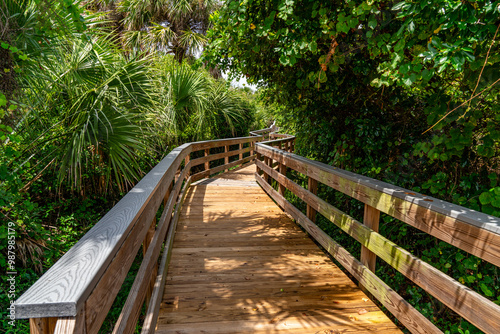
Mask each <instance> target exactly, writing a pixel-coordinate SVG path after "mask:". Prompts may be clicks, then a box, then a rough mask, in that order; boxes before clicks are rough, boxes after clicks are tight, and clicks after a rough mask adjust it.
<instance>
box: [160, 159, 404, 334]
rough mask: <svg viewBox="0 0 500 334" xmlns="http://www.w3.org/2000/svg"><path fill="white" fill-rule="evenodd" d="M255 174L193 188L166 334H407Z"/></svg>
mask: <svg viewBox="0 0 500 334" xmlns="http://www.w3.org/2000/svg"><path fill="white" fill-rule="evenodd" d="M254 173H255V165H254V164H252V165H250V166H248V167H245V168H241V169H239V170H235V171H231V172H229V173H225V174H223V175H221V176H220V177H217V178H212V179H207V180H203V181H200V182H198V183H196V184H194V185H193V186H192V187H191V188H190V189H189V191H188V194H187V197H186V201H185V203H184V207H183V209H182V215H181V217H180V220H179V225H178V227H177V233H176V235H175V239H174V244H173V251H172V259H171V262H170V266H169V270H168V276H167V285H166V287H165V292H164V296H163V302H162V304H161V309H160V314H159V318H158V322H157V329H156V333H165V334H166V333H172V334H182V333H221V334H222V333H276V332H289V333H318V334H323V333H325V334H333V333H335V334H337V333H339V334H340V333H372V332H376V333H401V331H400V330H399V329H398V328H397V327H396V326H395V325H394V324H393V323H392V322H391V320H389V319H388V318H387V317H386V316H385V314H384V313H383V312H382V311H380V309H379V308H378V307H377V306H375V304H374V303H373V302H372V301H371V300H369V299H368V298H367V297H366V295H365V294H364V293H363V292H362V291H361V290H360V289H359V288H358V287H357V286H356V285H355V284H354V283H353V282H352V281H351V280H350V279H349V278H348V277H347V276H346V275H345V274H344V273H343V272H342V271H341V270H340V269H339V268H338V267H337V266H336V265H335V264H333V263H332V261H331V260H330V259H329V258H328V257H327V256H326V255H325V254H324V253H323V251H321V250H320V249H319V248H318V246H317V245H316V244H315V243H314V242H313V241H312V240H311V239H310V238H309V237H308V236H307V235H306V233H304V232H303V231H302V230H301V229H300V228H299V227H298V226H297V225H296V224H295V223H294V222H293V221H292V220H291V219H290V218H288V216H287V215H285V214H284V213H283V211H282V210H281V209H280V208H279V207H278V206H277V205H276V204H275V203H274V202H273V201H272V200H271V199H270V198H269V197H268V196H267V194H266V193H265V192H264V191H263V190H262V189H261V188H260V187H259V186H258V185H257V183H256V182H255V177H254Z"/></svg>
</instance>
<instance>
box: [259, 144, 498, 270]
mask: <svg viewBox="0 0 500 334" xmlns="http://www.w3.org/2000/svg"><path fill="white" fill-rule="evenodd" d="M256 151H257V153H261V154H262V155H264V156H270V157H271V158H272V159H275V160H277V161H279V162H281V163H283V164H285V165H286V166H287V167H289V168H291V169H294V170H296V171H298V172H300V173H303V174H305V175H307V176H309V177H313V178H315V179H317V180H318V181H320V182H321V183H324V184H326V185H328V186H330V187H332V188H334V189H336V190H339V191H341V192H343V193H345V194H347V195H349V196H351V197H353V198H355V199H357V200H360V201H361V202H363V203H365V204H368V205H370V206H372V207H374V208H376V209H377V210H380V211H381V212H384V213H387V214H389V215H391V216H393V217H395V218H397V219H399V220H401V221H404V222H406V223H408V224H409V225H411V226H414V227H416V228H418V229H420V230H422V231H424V232H426V233H428V234H430V235H432V236H435V237H437V238H439V239H441V240H443V241H445V242H447V243H449V244H451V245H453V246H456V247H458V248H460V249H462V250H465V251H466V252H469V253H471V254H473V255H475V256H478V257H480V258H482V259H484V260H486V261H488V262H490V263H493V264H494V265H496V266H500V218H498V217H493V216H489V215H486V214H483V213H480V212H477V211H474V210H471V209H467V208H464V207H461V206H458V205H455V204H451V203H448V202H445V201H442V200H439V199H436V198H433V197H429V196H424V195H421V194H417V193H414V192H412V191H410V190H407V189H404V188H401V187H397V186H394V185H391V184H388V183H385V182H382V181H377V180H374V179H371V178H368V177H365V176H361V175H358V174H355V173H351V172H348V171H344V170H341V169H338V168H335V167H332V166H329V165H326V164H323V163H320V162H317V161H312V160H309V159H306V158H303V157H300V156H298V155H295V154H290V153H286V152H283V151H280V150H277V149H274V148H272V147H269V146H265V145H262V144H257V146H256Z"/></svg>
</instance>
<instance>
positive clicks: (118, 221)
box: [15, 144, 191, 319]
mask: <svg viewBox="0 0 500 334" xmlns="http://www.w3.org/2000/svg"><path fill="white" fill-rule="evenodd" d="M190 152H191V146H190V145H189V144H186V145H182V146H179V147H178V148H176V149H174V150H173V151H172V152H171V153H170V154H168V155H167V157H165V158H164V159H163V160H162V161H161V162H160V163H159V164H158V165H156V166H155V167H154V168H153V169H152V170H151V171H150V172H149V173H148V174H147V175H146V176H145V177H144V178H143V179H142V180H141V181H139V183H137V185H136V186H135V187H134V188H133V189H132V190H131V191H130V192H128V193H127V194H126V195H125V196H124V197H123V199H122V200H120V201H119V202H118V203H117V204H116V205H115V206H114V207H113V208H112V209H111V210H110V211H109V212H108V213H107V214H106V215H105V216H104V217H103V218H102V219H101V220H100V221H99V222H98V223H97V224H96V225H95V226H94V227H93V228H92V229H91V230H90V231H89V232H88V233H87V234H85V235H84V236H83V237H82V239H80V240H79V241H78V242H77V243H76V244H75V246H73V247H72V248H71V249H70V250H69V251H68V252H66V254H64V255H63V256H62V257H61V259H59V261H57V262H56V264H54V265H53V266H52V267H51V268H50V269H49V270H48V271H47V272H46V273H45V274H44V275H43V276H42V277H41V278H40V279H39V280H38V281H37V282H36V283H35V284H33V285H32V286H31V287H30V288H29V289H28V290H27V291H26V292H25V293H24V294H23V295H22V296H21V297H20V298H19V299H18V300H16V303H15V306H16V317H17V318H19V319H22V318H34V317H53V316H57V317H65V316H76V315H77V314H78V312H79V311H80V310H81V308H82V307H84V304H85V300H86V299H87V297H88V296H89V295H90V293H91V292H92V290H93V289H94V287H95V285H96V284H97V282H98V281H99V280H100V278H101V276H102V275H103V273H104V272H105V270H106V269H107V268H108V266H109V264H110V262H111V261H112V259H113V258H114V256H115V255H116V253H117V252H118V250H119V249H120V247H121V246H122V244H123V242H124V241H125V239H126V237H127V235H128V234H129V232H130V230H131V229H132V227H133V226H134V224H135V223H136V221H137V220H138V219H139V217H140V216H141V214H142V212H143V210H144V209H145V208H146V206H147V205H148V203H149V202H150V201H151V199H152V198H154V197H159V198H160V201H161V199H162V198H163V194H164V193H165V192H166V190H167V188H168V183H169V182H170V181H171V180H172V178H173V176H174V173H175V171H176V170H177V167H178V166H179V165H180V162H181V161H182V159H184V157H185V156H186V155H187V154H189V153H190Z"/></svg>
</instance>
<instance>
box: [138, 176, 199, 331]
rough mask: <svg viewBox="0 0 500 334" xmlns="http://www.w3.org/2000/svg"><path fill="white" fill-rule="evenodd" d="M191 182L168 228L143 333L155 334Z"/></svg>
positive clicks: (186, 186) (185, 187) (188, 183)
mask: <svg viewBox="0 0 500 334" xmlns="http://www.w3.org/2000/svg"><path fill="white" fill-rule="evenodd" d="M190 184H191V180H190V179H188V180H187V181H186V184H185V185H184V188H183V190H182V193H181V195H180V200H179V203H178V205H177V207H176V210H175V213H174V216H173V220H172V224H171V225H170V226H169V229H168V233H167V236H166V239H165V247H164V249H163V255H162V258H161V262H160V266H159V268H158V270H159V272H160V274H159V275H158V276H157V277H156V281H155V285H154V288H153V294H152V296H151V300H150V302H149V304H148V308H147V312H146V316H145V319H144V323H143V326H142V331H141V334H153V333H154V332H155V328H156V322H157V320H158V314H159V312H160V304H161V301H162V299H163V291H164V289H165V281H166V277H167V271H168V265H169V262H170V258H171V256H172V246H173V242H174V235H175V230H176V228H177V222H178V220H179V216H180V208H181V207H182V204H183V201H184V198H185V196H186V194H187V191H188V189H189V186H190Z"/></svg>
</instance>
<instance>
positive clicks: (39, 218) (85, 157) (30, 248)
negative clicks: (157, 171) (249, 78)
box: [0, 0, 262, 333]
mask: <svg viewBox="0 0 500 334" xmlns="http://www.w3.org/2000/svg"><path fill="white" fill-rule="evenodd" d="M183 3H184V7H183V8H173V7H172V6H173V3H171V2H165V3H163V5H162V6H163V7H161V8H160V9H158V11H159V13H157V15H156V16H154V19H155V20H156V22H163V20H165V19H168V17H164V16H162V15H167V16H168V15H170V16H175V18H176V20H177V21H179V22H181V21H182V22H183V20H185V21H186V22H194V23H197V22H198V23H200V24H201V23H203V22H204V23H203V24H205V25H206V24H208V14H209V12H210V10H211V9H207V8H205V10H206V11H208V12H206V13H205V15H204V16H203V15H201V14H200V13H199V12H200V11H201V9H200V8H199V7H200V6H201V5H202V3H199V2H198V1H192V2H183ZM98 4H103V3H102V2H97V1H95V2H87V3H85V4H83V6H80V7H79V6H77V5H72V4H71V2H69V5H68V2H67V1H49V0H47V1H31V0H26V1H24V0H7V1H2V2H1V3H0V17H1V25H0V34H1V35H0V40H1V48H0V60H1V64H0V71H1V74H0V82H1V85H0V123H1V124H0V143H1V144H0V217H1V218H0V220H1V221H2V224H1V226H0V238H1V239H2V242H1V243H0V250H1V253H0V264H1V266H2V269H5V268H7V252H6V250H7V242H6V241H7V233H8V231H7V227H8V222H13V223H15V231H16V248H17V249H16V252H17V258H16V263H15V268H16V270H17V271H18V276H17V277H18V278H17V285H16V288H17V291H16V295H17V297H19V295H20V293H21V292H22V291H24V290H26V289H27V288H28V287H29V286H30V285H31V284H33V282H34V281H35V280H36V279H37V278H38V277H39V275H40V274H41V273H43V272H44V271H45V270H46V269H47V268H49V267H50V266H51V265H52V264H53V263H54V262H55V261H56V260H57V259H58V258H59V257H60V256H61V255H62V254H64V252H65V251H67V250H68V249H69V248H70V247H71V246H72V245H73V244H74V243H75V242H76V241H77V240H79V239H80V238H81V236H82V235H83V234H84V233H85V232H86V231H88V230H89V229H90V227H92V226H93V224H95V223H96V222H97V221H98V220H99V219H100V217H102V216H103V214H104V213H106V211H107V210H109V208H110V207H111V206H112V205H113V204H114V203H116V201H117V200H119V199H120V197H121V196H123V194H124V193H126V192H127V190H128V189H130V188H131V186H133V185H134V184H135V183H136V182H137V181H138V180H139V179H140V178H141V177H142V176H143V175H144V174H145V173H147V172H148V171H149V170H150V169H151V167H152V166H154V165H156V163H157V162H158V161H159V160H160V159H162V158H163V157H164V156H165V155H166V154H167V153H168V152H169V151H170V150H171V149H173V148H174V147H175V146H177V145H179V144H181V143H183V142H187V141H195V140H206V139H215V138H225V137H233V136H244V135H247V133H248V131H249V130H250V129H253V128H259V127H261V126H262V124H261V123H262V114H261V106H260V104H259V102H258V101H257V99H256V97H255V96H254V95H253V93H252V92H251V91H250V90H248V89H247V90H241V89H234V88H232V87H231V86H230V84H229V82H226V81H225V80H223V79H215V78H214V76H213V75H211V74H210V71H209V69H206V68H205V67H204V66H203V64H202V63H201V61H200V60H197V59H196V58H195V57H193V52H194V51H196V49H197V48H199V47H200V46H201V45H200V44H196V43H195V40H196V38H195V37H197V38H198V39H201V37H203V31H200V32H198V33H196V34H195V33H193V34H191V35H189V36H191V37H192V38H191V37H189V36H187V35H183V34H180V33H179V35H176V34H172V35H171V36H170V37H172V38H173V39H172V40H165V41H164V42H165V44H164V45H162V46H160V45H159V44H158V43H157V42H151V41H152V40H154V39H155V38H157V37H158V36H157V34H156V33H157V32H158V31H157V30H158V29H160V28H159V27H158V26H157V25H155V24H154V23H153V22H155V21H154V20H153V18H150V20H149V21H144V22H145V23H143V24H144V25H146V24H148V25H150V26H151V29H149V30H144V29H143V30H142V31H141V34H142V38H143V39H144V40H147V41H150V42H151V43H153V44H155V45H157V46H158V48H156V49H147V48H141V47H139V45H134V44H133V43H131V42H130V40H131V34H132V33H133V32H130V31H132V30H131V29H132V27H131V26H130V25H131V24H132V23H131V22H132V18H131V15H132V14H133V13H135V14H136V15H139V14H141V15H143V16H144V15H147V13H148V8H139V9H137V10H136V11H133V10H132V9H131V8H132V7H133V6H136V7H137V6H139V5H143V4H144V2H143V1H136V2H127V3H124V2H113V1H108V2H107V5H106V6H108V7H113V8H116V6H117V5H118V4H119V5H120V6H125V5H126V6H128V7H126V8H122V7H119V8H118V9H119V13H122V16H121V18H119V19H116V20H115V21H113V20H111V19H110V17H111V18H113V17H115V18H116V17H117V14H116V12H114V11H113V10H109V11H104V10H105V9H106V8H102V7H99V6H97V5H98ZM160 12H161V13H160ZM115 14H116V15H115ZM195 14H196V15H195ZM137 19H138V18H137V17H136V18H135V19H134V20H137ZM150 21H151V22H150ZM177 21H175V22H177ZM171 22H174V21H171ZM175 22H174V23H175ZM137 24H140V23H137ZM176 24H177V23H176ZM179 24H180V23H179ZM179 24H177V26H175V27H177V28H175V27H174V25H172V29H173V30H175V29H178V30H179V31H181V30H182V29H184V28H182V27H180V28H179ZM144 25H143V26H144ZM124 27H125V28H124ZM127 27H129V28H130V29H129V28H127ZM162 27H163V28H161V29H170V28H169V26H162ZM153 28H154V29H153ZM174 28H175V29H174ZM155 29H156V30H155ZM193 29H194V28H193ZM182 31H184V30H182ZM129 32H130V33H129ZM148 32H151V36H149V37H148ZM193 36H194V37H193ZM176 38H177V39H176ZM189 38H191V39H189ZM177 40H178V41H179V43H180V44H181V45H177V44H176V43H177V42H176V41H177ZM135 41H136V42H137V43H139V40H138V39H137V38H136V39H135ZM169 43H170V44H169ZM169 45H170V46H172V45H174V46H175V47H172V48H171V49H172V50H174V51H175V52H173V51H172V50H170V49H169V50H166V48H167V47H168V46H169ZM171 51H172V52H171ZM212 73H216V74H217V73H218V72H217V71H215V72H214V71H212ZM5 273H6V270H2V281H3V282H6V277H5V276H3V275H5ZM129 283H130V282H129ZM2 291H3V290H2ZM17 297H16V298H17ZM120 298H121V297H118V299H120ZM11 299H12V298H11ZM0 300H1V304H2V310H1V317H2V325H1V327H2V328H4V329H9V328H11V329H13V330H15V331H16V332H19V333H26V332H28V331H29V330H28V329H27V322H21V321H20V322H18V323H17V326H16V327H15V328H13V327H11V326H10V325H8V324H7V321H8V318H7V317H6V314H7V313H6V312H7V311H8V310H7V309H6V307H7V306H6V305H8V304H9V299H8V298H7V294H5V293H3V292H2V294H1V296H0ZM4 306H5V307H4Z"/></svg>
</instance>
